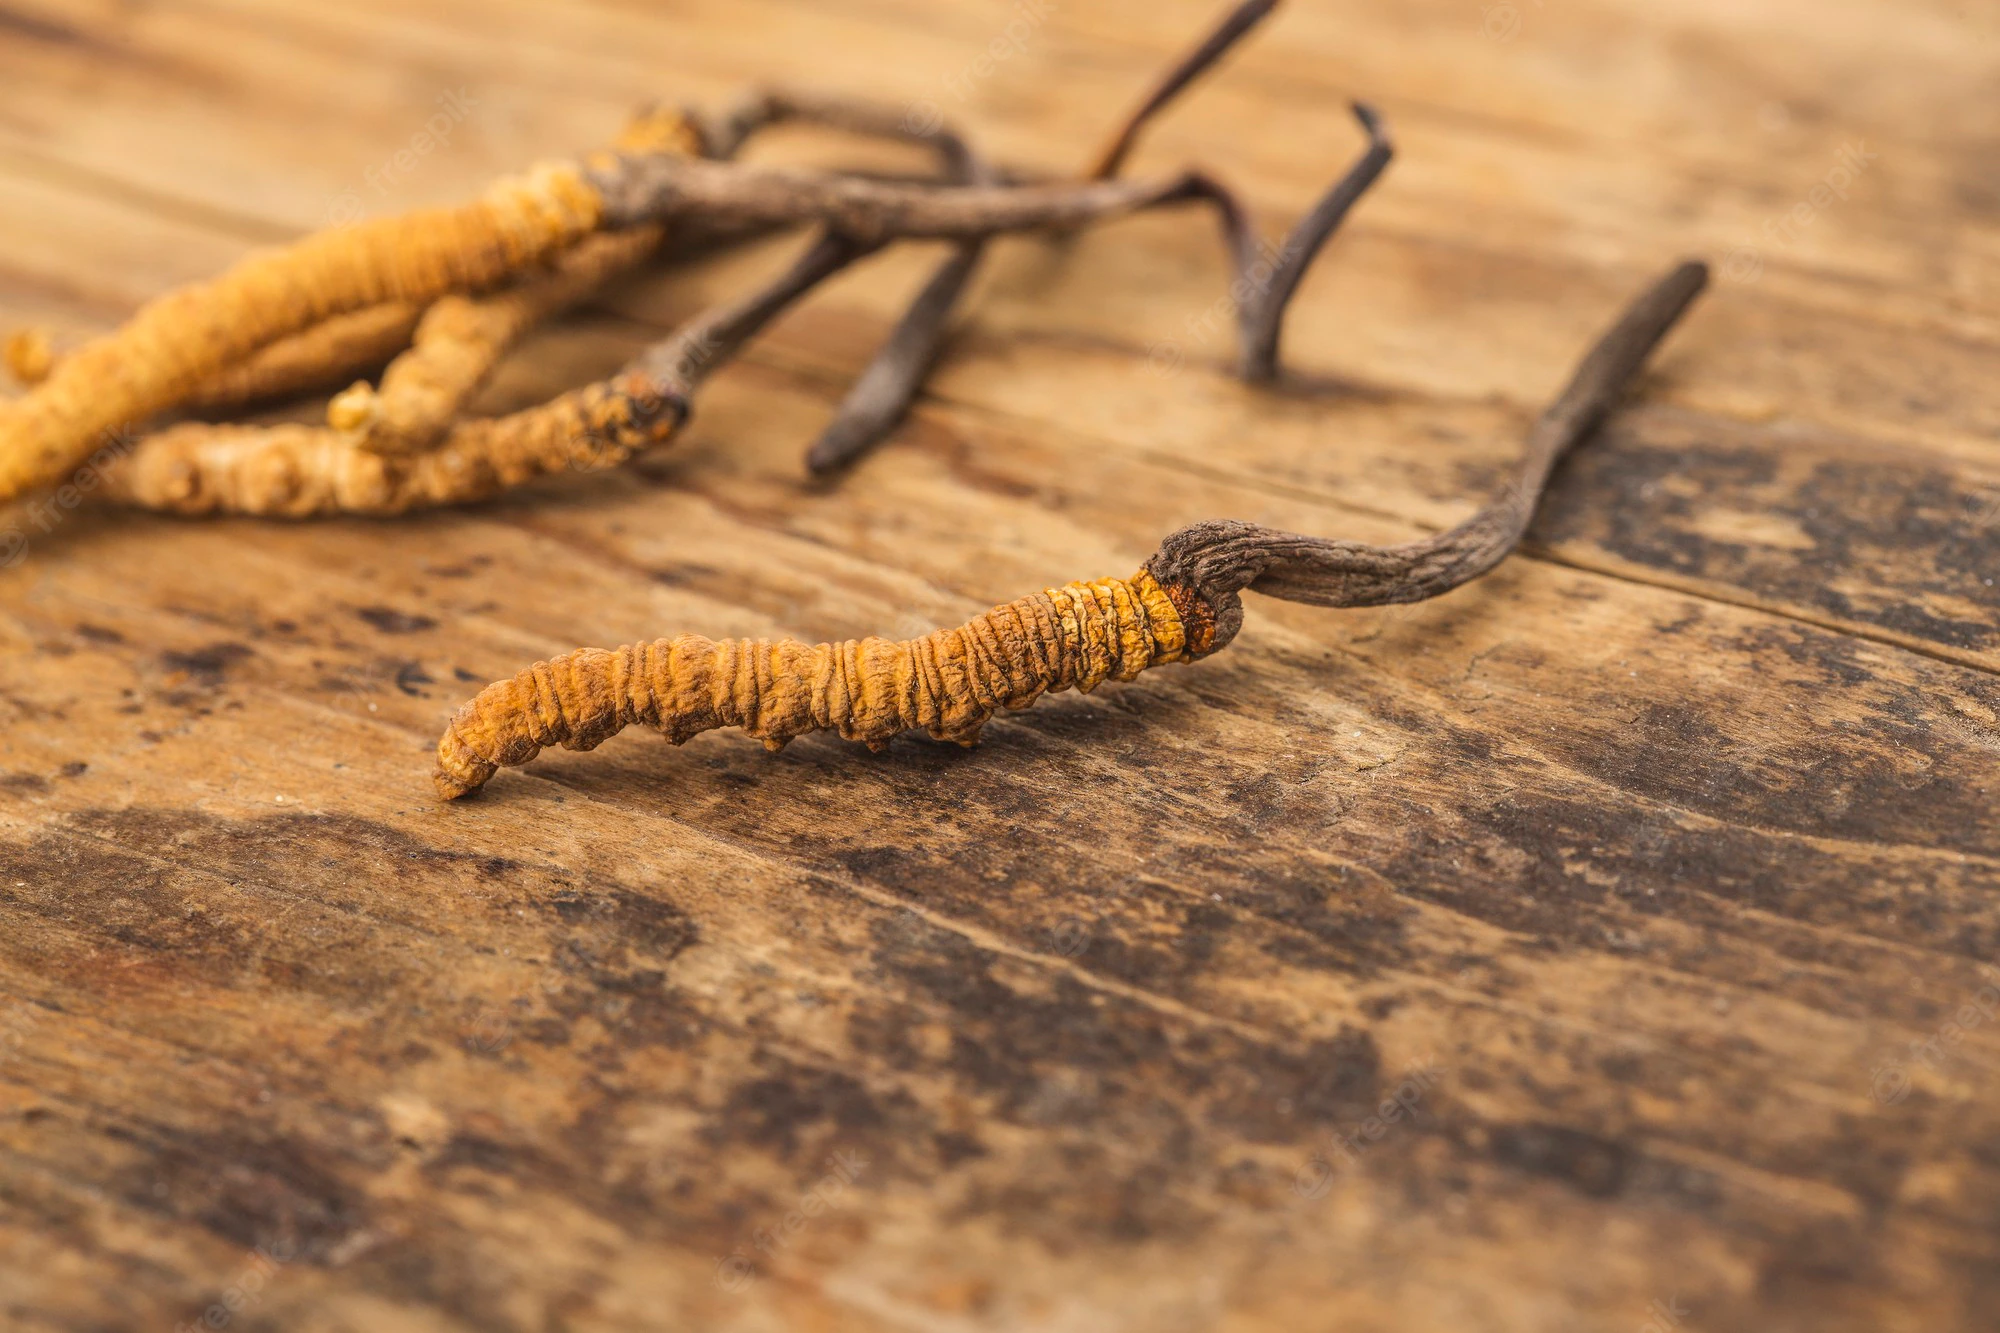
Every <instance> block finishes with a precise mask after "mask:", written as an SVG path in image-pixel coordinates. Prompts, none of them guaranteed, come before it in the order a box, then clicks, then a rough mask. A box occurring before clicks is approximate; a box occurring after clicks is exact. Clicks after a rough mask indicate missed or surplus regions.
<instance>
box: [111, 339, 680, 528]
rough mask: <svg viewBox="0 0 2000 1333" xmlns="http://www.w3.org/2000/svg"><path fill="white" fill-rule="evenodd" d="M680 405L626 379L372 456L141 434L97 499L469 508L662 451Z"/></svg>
mask: <svg viewBox="0 0 2000 1333" xmlns="http://www.w3.org/2000/svg"><path fill="white" fill-rule="evenodd" d="M685 415H686V410H685V405H684V404H683V403H682V402H681V401H680V400H679V399H677V398H665V397H661V396H659V394H658V392H657V389H656V387H655V386H654V385H653V383H652V382H651V381H650V380H648V379H647V378H646V377H644V376H643V375H636V374H626V375H621V376H618V377H616V378H614V379H612V380H609V381H606V382H603V383H599V384H593V385H590V386H588V387H586V388H583V389H577V390H575V391H573V392H570V393H566V394H563V395H562V396H561V397H559V398H556V399H553V400H552V401H550V402H547V403H543V404H540V405H538V406H536V407H531V408H528V409H526V410H525V411H521V412H516V413H515V414H513V415H512V416H507V417H497V418H493V419H491V420H480V421H466V422H461V423H460V424H459V425H457V426H455V427H453V428H452V430H451V431H450V433H449V434H447V435H446V437H445V439H444V442H443V443H442V444H440V445H438V446H437V447H436V448H434V449H431V450H430V451H428V452H426V453H420V454H411V455H395V456H390V455H383V454H373V453H369V452H367V451H366V450H362V449H357V448H355V447H354V446H353V445H351V444H349V443H347V441H346V440H345V439H344V438H343V437H342V436H340V435H339V434H338V433H337V432H335V431H333V430H330V429H329V428H327V427H325V426H298V425H292V426H212V425H207V424H205V423H200V422H190V423H187V424H185V425H180V426H173V427H169V428H168V429H166V430H163V431H160V432H159V433H157V434H155V435H151V436H148V437H147V438H146V439H145V440H144V441H142V442H141V443H140V445H139V446H138V447H137V448H136V449H134V450H133V451H132V453H131V454H130V455H129V456H128V457H126V458H124V459H121V460H119V461H118V462H117V463H115V464H113V465H112V466H110V467H108V468H106V469H104V471H103V473H102V475H101V478H100V482H101V490H102V493H103V495H104V498H105V499H107V500H110V501H112V502H114V503H118V504H126V505H131V506H134V507H136V508H141V509H158V510H165V511H168V512H171V513H177V514H256V515H260V516H263V517H267V518H313V517H318V516H322V515H330V514H400V513H404V512H406V511H408V510H412V509H427V508H433V507H436V506H440V505H453V504H469V503H471V502H473V501H476V500H484V499H487V498H489V497H491V496H494V495H497V494H499V493H500V492H501V491H504V490H507V489H509V488H511V487H514V486H519V485H521V484H522V483H524V482H527V481H531V480H533V479H534V478H536V477H542V476H547V475H549V474H551V473H558V472H565V471H571V472H596V471H600V470H602V469H605V468H610V467H615V466H617V465H618V464H620V463H623V462H624V461H625V460H627V459H628V458H630V457H632V455H633V454H635V453H637V452H639V451H640V450H642V449H648V448H652V447H655V446H657V445H660V444H664V443H665V442H666V441H667V440H669V439H671V438H672V437H673V435H674V433H675V432H676V431H677V430H678V429H679V427H680V425H681V422H682V421H683V420H684V419H685Z"/></svg>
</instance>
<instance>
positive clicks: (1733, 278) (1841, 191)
mask: <svg viewBox="0 0 2000 1333" xmlns="http://www.w3.org/2000/svg"><path fill="white" fill-rule="evenodd" d="M1879 156H1880V154H1878V153H1872V152H1870V151H1869V150H1868V145H1867V143H1866V142H1865V141H1860V140H1857V141H1855V142H1853V143H1846V144H1842V145H1841V147H1840V152H1839V154H1838V156H1837V157H1836V158H1835V160H1834V164H1833V168H1832V170H1830V171H1828V172H1827V173H1826V175H1825V176H1824V177H1822V178H1821V180H1820V182H1819V184H1817V185H1815V186H1813V187H1812V189H1810V190H1808V191H1807V192H1806V197H1805V198H1804V199H1802V200H1800V201H1799V202H1798V203H1796V204H1794V205H1792V207H1790V208H1788V209H1786V210H1785V211H1784V212H1783V213H1780V214H1778V215H1777V216H1775V217H1771V218H1766V219H1765V220H1764V225H1763V228H1762V233H1763V235H1762V239H1761V240H1760V241H1753V242H1747V243H1745V244H1743V245H1739V246H1736V247H1735V248H1733V249H1732V250H1730V252H1729V255H1728V257H1727V258H1726V259H1725V260H1724V261H1723V264H1722V276H1723V277H1724V278H1725V279H1726V280H1728V281H1730V282H1734V283H1751V282H1755V281H1757V279H1759V278H1761V277H1763V276H1764V259H1765V255H1766V253H1767V252H1768V251H1770V250H1788V249H1790V248H1791V247H1793V246H1795V245H1797V244H1798V243H1799V238H1800V237H1801V236H1802V235H1803V234H1804V232H1805V230H1806V228H1808V227H1810V226H1812V225H1813V224H1814V223H1815V222H1817V221H1819V219H1820V218H1821V217H1822V216H1824V215H1825V214H1826V213H1827V212H1829V211H1830V210H1831V209H1832V208H1833V206H1834V205H1835V204H1837V203H1845V202H1846V201H1847V198H1848V195H1849V193H1850V192H1851V191H1852V190H1853V188H1854V185H1855V183H1856V182H1857V181H1859V180H1860V179H1861V175H1862V173H1863V172H1865V171H1867V170H1868V164H1869V163H1871V162H1873V161H1875V160H1876V159H1877V158H1878V157H1879Z"/></svg>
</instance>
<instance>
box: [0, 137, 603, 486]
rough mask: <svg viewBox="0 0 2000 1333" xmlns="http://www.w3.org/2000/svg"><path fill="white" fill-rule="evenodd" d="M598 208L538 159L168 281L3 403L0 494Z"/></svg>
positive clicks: (46, 477) (493, 264)
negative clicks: (421, 204) (465, 187)
mask: <svg viewBox="0 0 2000 1333" xmlns="http://www.w3.org/2000/svg"><path fill="white" fill-rule="evenodd" d="M602 212H603V201H602V199H601V197H600V196H599V195H598V193H597V191H596V190H595V189H594V188H592V187H591V186H590V185H589V184H588V183H587V182H586V181H585V180H584V178H583V176H582V175H581V174H580V173H579V171H578V170H577V169H576V168H575V167H572V166H567V165H563V166H549V167H543V168H541V169H538V170H537V171H535V172H533V173H531V174H530V175H528V176H525V177H521V178H518V179H513V180H508V181H503V182H501V183H500V184H499V185H496V186H495V187H493V188H492V189H491V190H489V191H488V192H487V194H486V195H485V197H484V198H482V199H480V200H479V201H478V202H477V203H474V204H471V205H469V206H467V207H464V208H456V209H439V210H433V211H429V212H423V213H414V214H409V215H407V216H404V217H399V218H389V219H383V220H381V221H374V222H365V223H360V224H357V225H355V226H352V227H346V228H342V229H339V230H334V231H327V232H321V233H319V234H317V235H314V236H310V237H308V238H306V239H305V240H303V241H300V242H299V243H297V244H296V245H293V246H290V247H287V248H285V249H282V250H277V251H272V252H269V253H266V254H261V255H257V256H254V257H252V258H250V259H247V260H245V261H244V262H243V263H241V264H239V265H237V266H236V267H235V268H234V269H232V270H230V271H229V272H228V273H226V274H224V275H223V276H222V277H220V278H217V279H216V280H214V281H213V282H208V283H201V284H197V285H194V286H190V287H184V288H181V289H180V290H178V291H175V292H171V293H169V294H167V295H166V296H163V297H161V298H160V299H158V300H156V301H154V302H152V303H151V304H149V305H147V306H146V307H145V308H143V309H142V310H140V311H139V312H138V314H136V315H134V316H133V317H132V319H131V320H130V321H129V322H127V323H126V324H125V325H124V327H122V328H120V329H119V330H118V331H117V332H115V333H113V334H110V335H108V336H107V337H104V338H100V339H97V340H96V341H94V342H91V343H88V344H85V345H84V346H83V347H80V348H78V349H77V351H76V352H75V353H73V354H72V355H70V356H67V357H64V358H63V359H62V360H61V361H59V362H58V363H57V364H56V365H55V367H54V369H53V371H52V372H51V373H50V375H49V377H48V378H47V379H46V380H44V381H43V382H42V383H41V384H40V385H38V386H37V387H36V388H35V390H34V391H33V392H32V393H29V394H28V395H27V396H26V397H24V398H21V399H18V400H16V401H14V402H10V403H4V404H0V500H4V499H7V498H11V497H12V496H15V495H18V494H20V493H21V492H23V491H25V490H28V489H31V488H33V487H36V486H42V485H47V484H50V483H53V482H55V481H57V480H59V479H60V478H61V477H62V476H63V474H64V473H65V472H67V471H68V470H69V469H71V468H73V467H75V466H76V465H77V464H78V463H80V462H81V461H82V460H83V459H84V458H85V457H87V456H88V455H89V454H90V453H91V452H92V451H93V450H94V449H96V448H97V447H98V445H99V439H98V437H99V436H100V435H102V434H103V433H105V432H107V431H117V430H122V429H126V428H130V427H134V426H136V425H137V424H138V423H140V422H143V421H144V420H145V419H146V418H148V417H150V416H152V415H153V414H155V413H157V412H160V411H163V410H165V409H167V408H170V407H174V406H176V405H178V404H180V403H182V402H184V401H185V400H186V399H187V398H188V396H189V395H190V394H191V393H193V392H194V391H195V389H196V388H197V387H198V386H199V385H200V384H201V383H202V382H203V381H204V380H206V379H208V378H209V377H211V376H213V375H215V374H216V373H217V372H219V371H222V370H224V369H225V368H227V367H229V366H232V365H234V364H236V363H238V362H241V361H242V360H244V359H245V358H246V357H248V356H249V355H251V354H252V353H254V352H256V351H257V350H258V349H259V348H261V347H263V346H265V345H266V344H268V343H271V342H273V341H275V340H277V339H279V338H283V337H285V336H287V335H289V334H293V333H296V332H298V331H300V330H302V329H306V328H309V327H311V326H313V325H315V324H318V323H320V322H321V321H323V320H325V319H328V318H329V317H331V316H334V315H339V314H343V313H346V312H348V311H353V310H359V309H362V308H364V307H367V306H373V305H380V304H382V303H385V302H390V301H412V302H428V301H431V300H434V299H436V298H437V297H439V296H442V295H444V294H446V293H448V292H454V291H465V290H476V289H480V288H486V287H491V286H494V285H495V284H497V283H500V282H502V281H505V280H506V279H508V278H510V277H512V276H514V275H516V274H518V273H520V272H522V271H523V270H524V269H527V268H529V267H532V266H534V265H538V264H541V263H543V262H544V261H545V260H546V259H547V258H548V257H549V256H550V255H552V254H554V253H556V252H557V251H559V250H562V249H564V248H565V247H567V246H569V245H572V244H574V243H575V242H576V241H577V240H578V239H579V238H581V237H583V236H585V235H588V234H589V233H590V232H592V231H593V230H595V229H596V227H597V225H598V221H599V219H600V217H601V216H602Z"/></svg>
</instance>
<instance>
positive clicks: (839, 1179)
mask: <svg viewBox="0 0 2000 1333" xmlns="http://www.w3.org/2000/svg"><path fill="white" fill-rule="evenodd" d="M826 1168H827V1170H826V1174H825V1175H823V1176H821V1177H820V1178H819V1183H818V1184H816V1185H814V1186H813V1187H812V1188H811V1189H809V1190H807V1191H806V1192H805V1193H804V1194H803V1195H801V1196H800V1197H799V1201H798V1204H797V1205H796V1206H795V1207H793V1208H792V1209H791V1210H790V1211H788V1212H787V1213H786V1214H785V1216H784V1217H783V1219H782V1220H780V1221H779V1223H778V1225H776V1226H774V1227H758V1228H757V1229H756V1230H754V1231H752V1232H751V1233H750V1237H749V1240H748V1241H747V1242H744V1243H740V1244H738V1245H736V1246H734V1247H732V1248H731V1249H730V1251H729V1253H727V1254H725V1255H723V1256H722V1257H721V1258H720V1259H717V1260H716V1261H715V1285H716V1286H718V1287H720V1288H721V1289H722V1290H723V1291H726V1292H729V1293H731V1294H732V1295H733V1294H735V1293H737V1292H740V1291H742V1290H743V1289H744V1288H746V1287H748V1286H749V1285H750V1284H751V1283H753V1282H755V1281H757V1280H758V1278H759V1277H760V1276H761V1274H760V1273H759V1272H758V1269H757V1256H758V1255H759V1254H762V1255H764V1256H765V1257H767V1258H768V1257H770V1256H773V1255H776V1254H777V1253H778V1252H779V1251H781V1250H783V1249H784V1248H785V1247H786V1246H787V1245H790V1244H791V1243H792V1242H793V1241H794V1240H795V1239H797V1237H798V1235H799V1233H800V1232H802V1231H804V1230H805V1229H806V1227H807V1226H808V1225H809V1224H810V1223H811V1222H812V1220H813V1219H814V1218H816V1217H819V1216H821V1215H822V1214H824V1213H825V1212H826V1210H827V1209H829V1208H831V1207H833V1206H834V1204H835V1203H837V1202H838V1201H839V1199H840V1197H841V1195H843V1194H845V1193H846V1192H847V1190H848V1188H849V1187H850V1186H852V1185H853V1184H854V1182H855V1181H856V1180H858V1179H860V1177H861V1173H862V1172H863V1171H865V1170H867V1169H868V1158H867V1157H866V1156H865V1155H863V1154H862V1153H859V1152H856V1151H855V1150H854V1149H852V1148H840V1149H836V1150H835V1151H834V1152H832V1153H830V1154H828V1156H827V1159H826Z"/></svg>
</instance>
